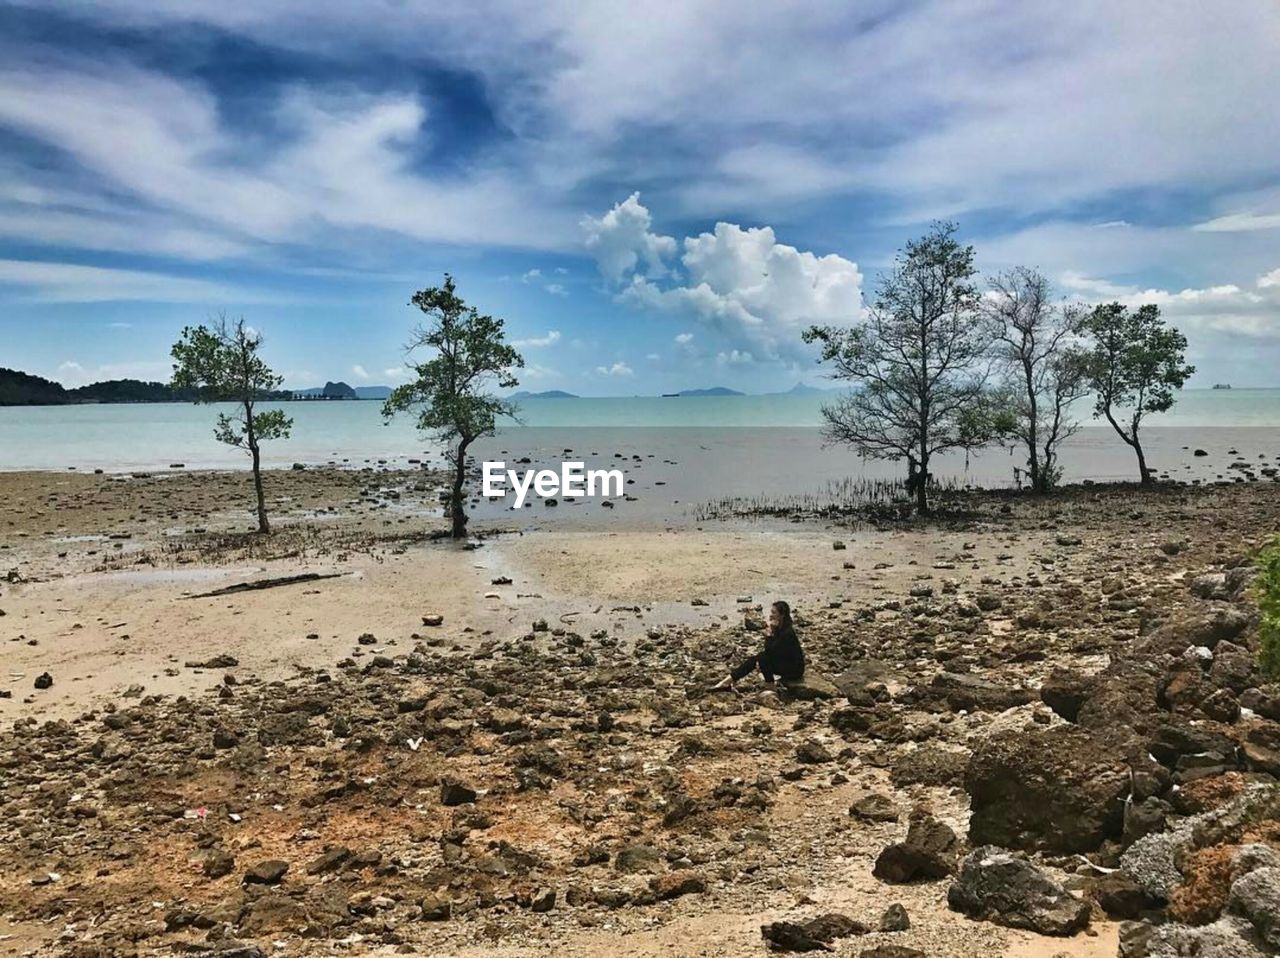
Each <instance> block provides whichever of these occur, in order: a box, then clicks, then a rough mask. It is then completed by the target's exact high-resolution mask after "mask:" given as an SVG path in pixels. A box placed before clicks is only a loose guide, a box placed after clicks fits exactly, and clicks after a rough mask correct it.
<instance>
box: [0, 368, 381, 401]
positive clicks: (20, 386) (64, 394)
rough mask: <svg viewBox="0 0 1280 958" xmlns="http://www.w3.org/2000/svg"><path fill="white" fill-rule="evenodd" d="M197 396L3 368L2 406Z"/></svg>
mask: <svg viewBox="0 0 1280 958" xmlns="http://www.w3.org/2000/svg"><path fill="white" fill-rule="evenodd" d="M390 395H391V387H390V386H356V387H352V386H349V385H348V384H346V383H344V382H336V383H334V382H327V383H325V384H324V385H323V386H316V387H313V388H311V389H280V390H276V391H275V392H270V393H266V394H264V395H263V396H262V398H263V399H269V400H272V401H274V402H290V401H292V400H342V399H386V398H387V397H388V396H390ZM194 399H195V394H194V393H193V392H192V391H191V390H189V389H174V388H173V387H172V386H170V385H169V384H168V383H157V382H143V381H142V380H139V379H109V380H106V381H104V382H97V383H90V384H89V385H87V386H76V387H74V388H72V389H68V388H67V387H66V386H63V385H62V384H61V383H57V382H54V381H53V380H51V379H45V378H43V377H41V376H33V375H31V374H30V373H24V372H21V371H20V370H17V369H4V368H0V406H71V405H75V404H77V403H153V402H191V401H193V400H194Z"/></svg>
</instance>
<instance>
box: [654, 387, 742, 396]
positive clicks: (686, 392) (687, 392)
mask: <svg viewBox="0 0 1280 958" xmlns="http://www.w3.org/2000/svg"><path fill="white" fill-rule="evenodd" d="M663 395H667V396H745V395H746V393H740V392H738V390H736V389H729V388H728V387H727V386H712V387H711V388H710V389H682V390H680V391H679V392H678V393H664V394H663Z"/></svg>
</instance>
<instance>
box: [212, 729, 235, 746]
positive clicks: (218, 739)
mask: <svg viewBox="0 0 1280 958" xmlns="http://www.w3.org/2000/svg"><path fill="white" fill-rule="evenodd" d="M239 744H240V737H239V736H238V735H236V733H235V732H233V731H231V730H230V729H227V728H219V729H215V730H214V732H213V747H214V748H235V747H236V746H237V745H239Z"/></svg>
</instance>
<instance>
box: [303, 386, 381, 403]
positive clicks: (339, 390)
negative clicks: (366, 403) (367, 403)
mask: <svg viewBox="0 0 1280 958" xmlns="http://www.w3.org/2000/svg"><path fill="white" fill-rule="evenodd" d="M390 395H391V387H390V386H349V385H347V384H346V383H344V382H336V383H331V382H327V383H325V384H324V385H323V386H312V387H311V388H310V389H295V390H293V398H294V399H386V398H387V397H388V396H390Z"/></svg>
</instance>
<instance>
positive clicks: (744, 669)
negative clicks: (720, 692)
mask: <svg viewBox="0 0 1280 958" xmlns="http://www.w3.org/2000/svg"><path fill="white" fill-rule="evenodd" d="M759 662H760V656H758V655H753V656H751V657H750V658H748V659H745V660H744V661H743V663H742V664H741V665H739V666H738V667H737V668H736V669H734V670H733V671H732V672H730V673H729V679H730V680H731V681H733V682H739V681H741V680H742V679H745V678H746V677H747V676H748V675H750V674H751V671H752V669H754V668H755V667H756V665H757V664H758V663H759Z"/></svg>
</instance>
